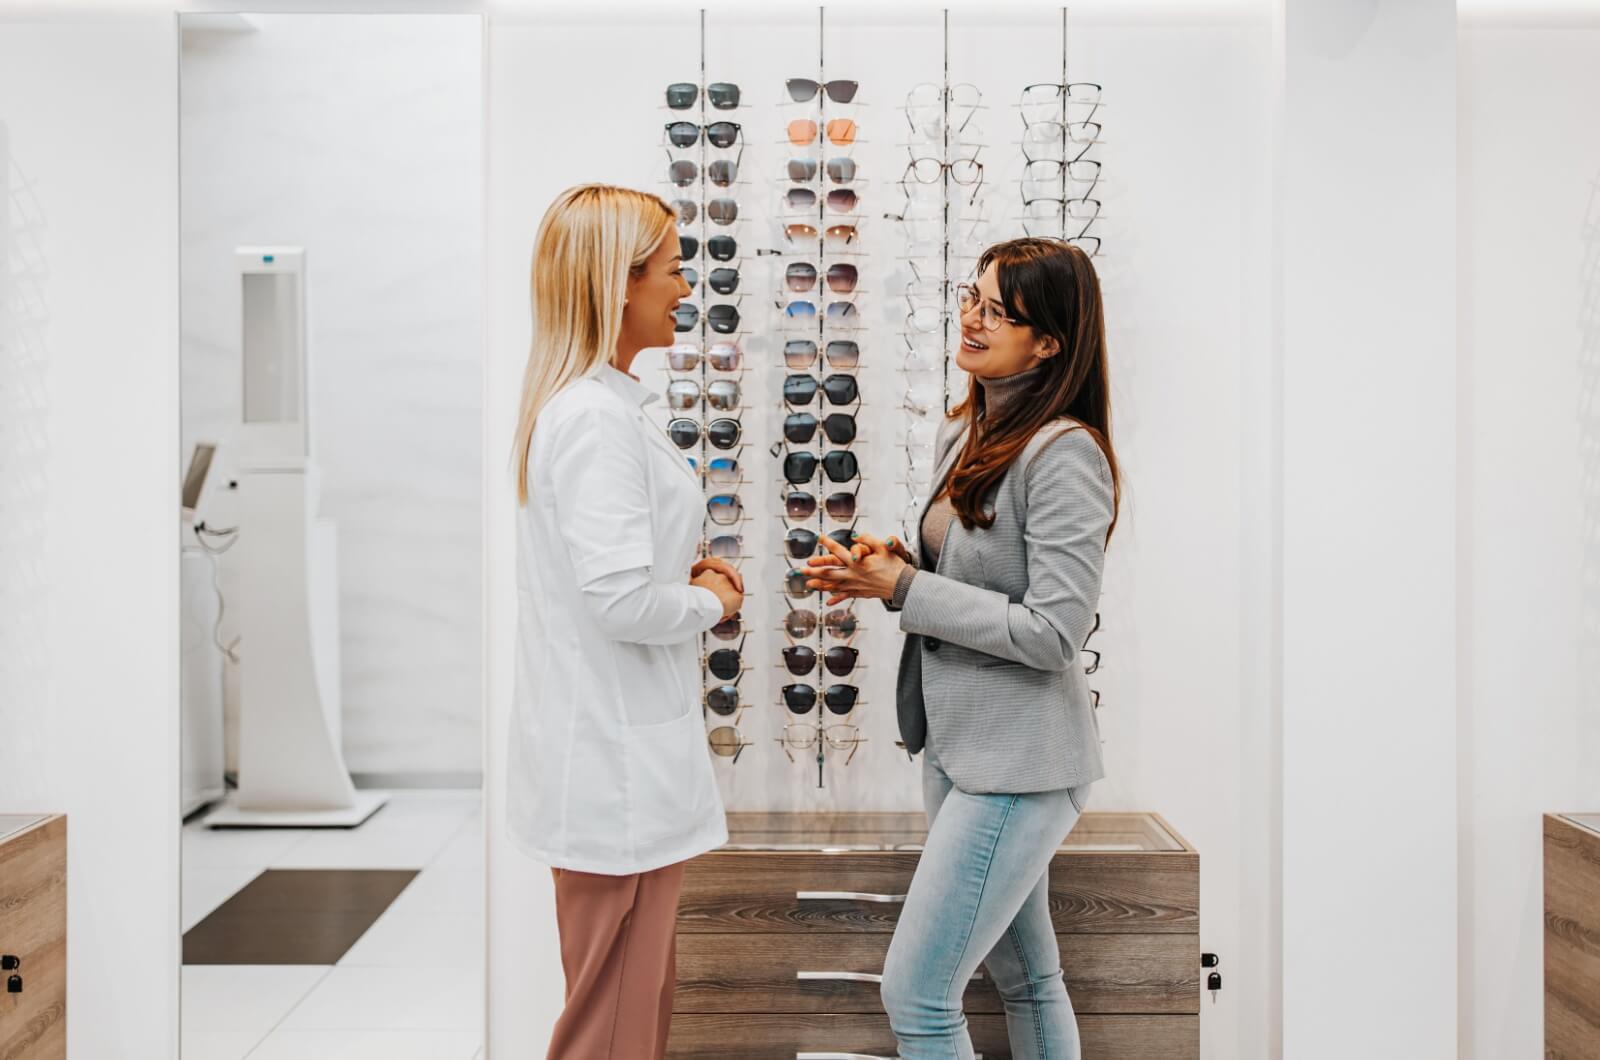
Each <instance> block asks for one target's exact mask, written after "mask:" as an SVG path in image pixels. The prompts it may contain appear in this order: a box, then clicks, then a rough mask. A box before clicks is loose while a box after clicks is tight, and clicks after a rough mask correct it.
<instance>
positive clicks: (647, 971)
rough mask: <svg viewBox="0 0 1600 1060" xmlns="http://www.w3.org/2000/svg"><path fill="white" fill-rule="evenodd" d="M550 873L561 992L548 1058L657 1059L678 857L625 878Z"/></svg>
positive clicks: (670, 967)
mask: <svg viewBox="0 0 1600 1060" xmlns="http://www.w3.org/2000/svg"><path fill="white" fill-rule="evenodd" d="M550 871H551V873H552V874H553V875H554V876H555V884H556V923H557V925H558V927H559V929H560V932H561V968H562V971H564V972H565V973H566V977H567V995H566V1006H565V1008H564V1009H563V1010H562V1012H561V1018H560V1019H559V1020H557V1021H556V1029H555V1033H554V1034H553V1035H552V1036H551V1038H550V1052H549V1053H548V1054H547V1060H649V1058H654V1060H661V1058H662V1057H663V1056H665V1055H666V1051H667V1029H668V1027H669V1026H670V1024H671V1022H672V986H673V980H674V979H675V978H676V975H677V966H676V961H675V953H674V948H675V946H676V943H677V924H678V893H679V892H680V891H681V890H682V889H683V863H682V862H679V863H677V864H676V865H668V866H666V867H665V868H660V869H655V870H653V871H651V872H641V873H635V874H633V875H630V876H601V875H597V874H595V873H589V872H574V871H573V870H571V869H551V870H550Z"/></svg>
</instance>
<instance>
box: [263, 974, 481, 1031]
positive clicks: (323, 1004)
mask: <svg viewBox="0 0 1600 1060" xmlns="http://www.w3.org/2000/svg"><path fill="white" fill-rule="evenodd" d="M483 1015H484V1002H483V972H482V969H481V968H479V969H473V970H470V971H468V970H463V969H454V968H448V969H439V970H433V969H429V968H427V967H425V966H424V965H423V963H422V962H421V961H419V962H418V963H417V964H415V965H413V966H412V967H410V968H342V967H339V968H334V969H333V970H332V971H330V972H329V973H328V975H327V977H326V978H324V979H323V980H322V981H321V982H320V983H318V984H317V987H316V989H315V990H313V991H311V993H310V994H308V995H307V996H306V997H305V998H304V1000H302V1001H301V1002H300V1004H298V1005H296V1006H295V1008H294V1011H293V1012H290V1013H289V1015H288V1016H286V1017H285V1018H284V1020H283V1022H282V1023H281V1024H280V1025H279V1027H280V1029H282V1030H362V1029H382V1030H407V1031H409V1030H462V1031H472V1032H474V1033H477V1034H482V1033H483Z"/></svg>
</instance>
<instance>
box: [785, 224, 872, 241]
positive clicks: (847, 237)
mask: <svg viewBox="0 0 1600 1060" xmlns="http://www.w3.org/2000/svg"><path fill="white" fill-rule="evenodd" d="M783 234H784V236H785V238H787V239H788V240H789V242H791V243H794V242H797V241H799V240H802V239H816V238H817V226H816V225H812V224H806V223H805V222H804V221H793V222H790V223H789V224H786V225H784V226H783ZM823 238H824V239H825V240H826V241H827V242H828V243H831V244H834V245H837V246H847V245H849V244H851V243H854V242H855V241H856V226H855V225H829V226H828V227H827V228H826V229H824V231H823Z"/></svg>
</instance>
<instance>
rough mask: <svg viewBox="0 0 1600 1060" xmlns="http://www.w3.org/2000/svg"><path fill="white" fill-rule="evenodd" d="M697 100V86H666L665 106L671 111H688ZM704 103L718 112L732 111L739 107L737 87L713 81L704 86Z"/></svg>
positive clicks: (683, 83) (683, 84)
mask: <svg viewBox="0 0 1600 1060" xmlns="http://www.w3.org/2000/svg"><path fill="white" fill-rule="evenodd" d="M699 99H700V86H699V85H696V84H693V83H691V82H688V81H679V82H676V83H674V84H670V85H668V86H667V106H668V107H669V108H671V109H672V110H688V109H689V108H690V107H692V106H694V105H695V103H696V102H697V101H698V100H699ZM706 101H707V102H709V103H710V104H711V105H712V106H713V107H715V108H717V109H718V110H733V109H734V108H736V107H738V105H739V86H738V85H735V84H731V83H729V82H727V81H713V82H712V83H711V84H709V85H707V86H706Z"/></svg>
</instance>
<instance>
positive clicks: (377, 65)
mask: <svg viewBox="0 0 1600 1060" xmlns="http://www.w3.org/2000/svg"><path fill="white" fill-rule="evenodd" d="M252 22H253V23H254V27H255V28H254V29H253V30H252V31H249V32H236V31H235V32H210V31H194V30H188V31H186V32H185V33H184V44H183V70H182V88H181V96H182V119H181V121H182V125H181V136H182V145H181V147H182V166H183V170H182V176H183V201H182V217H183V372H182V374H183V443H184V448H183V452H184V453H185V454H187V452H188V451H189V447H190V445H191V444H192V442H193V441H194V440H195V439H197V438H211V439H220V440H223V441H224V442H225V441H226V440H227V439H228V437H229V436H230V432H231V431H232V429H233V428H234V427H235V426H236V425H237V424H238V422H239V418H240V411H239V401H240V393H241V389H240V383H239V338H238V336H239V301H240V298H239V285H238V277H237V273H236V271H235V268H234V265H233V250H234V248H235V247H236V246H239V245H242V244H257V245H260V244H280V245H281V244H290V245H298V246H304V247H305V248H306V249H307V281H306V283H307V309H308V325H307V330H308V336H307V344H308V348H309V359H310V377H309V384H310V395H311V423H312V432H313V446H314V451H315V455H316V459H317V461H318V465H319V467H320V469H321V471H322V498H321V513H322V514H323V515H326V516H328V517H330V518H332V519H333V520H334V521H335V522H336V523H337V524H338V528H339V612H340V655H341V658H342V673H341V677H342V690H343V696H342V698H343V707H344V714H343V738H344V750H345V761H346V763H347V764H348V765H349V767H350V768H351V769H352V770H353V771H356V772H383V773H414V774H416V773H420V774H430V773H451V772H455V773H468V774H476V773H478V772H479V771H480V769H481V768H482V765H481V761H482V684H483V680H482V669H483V667H482V646H483V629H482V598H481V590H480V581H481V578H480V574H481V570H482V559H483V553H482V515H481V491H480V490H479V488H478V487H479V481H480V479H481V471H482V451H481V441H482V430H481V416H482V411H483V405H482V394H481V390H482V360H483V353H482V351H483V327H484V322H483V198H482V189H483V172H482V144H483V124H482V115H483V44H482V26H483V23H482V20H481V19H480V18H479V17H478V16H476V15H395V16H374V15H256V16H253V17H252ZM185 459H186V457H185ZM222 499H223V500H224V501H225V500H226V498H222ZM219 507H220V506H219ZM214 521H216V522H218V523H220V524H222V525H227V524H228V523H229V522H230V520H229V518H228V516H227V514H226V512H225V511H222V512H219V513H217V514H216V515H215V519H214ZM229 559H230V557H229V556H227V555H224V556H222V557H221V558H220V561H219V563H220V566H221V568H222V578H223V588H224V591H225V592H226V591H227V590H228V589H230V588H231V587H232V586H233V585H234V582H235V579H236V576H237V571H235V570H233V569H232V565H231V564H230V563H229ZM235 613H237V611H235ZM235 628H236V627H235V626H234V623H233V621H232V619H231V618H226V619H225V620H224V623H223V630H222V633H221V636H222V639H223V641H224V642H227V641H231V640H232V639H233V636H234V634H235ZM240 651H241V652H243V653H245V654H246V655H247V654H248V652H249V647H248V645H241V646H240ZM231 670H233V667H232V666H231V664H230V671H231ZM230 676H231V675H230ZM229 707H230V715H231V714H233V713H236V710H237V704H236V696H232V695H231V696H230V701H229Z"/></svg>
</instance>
